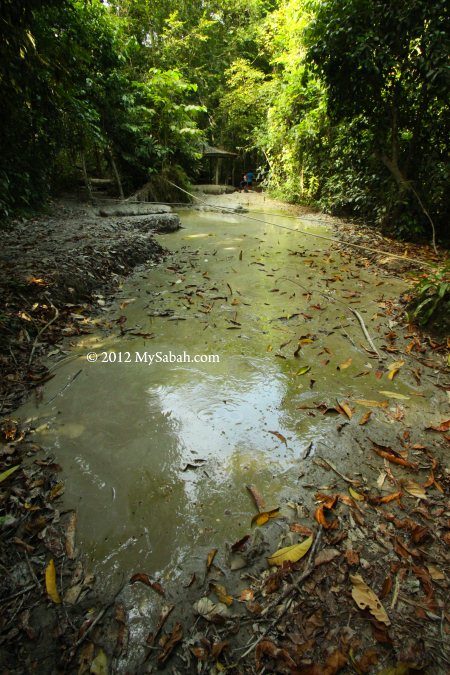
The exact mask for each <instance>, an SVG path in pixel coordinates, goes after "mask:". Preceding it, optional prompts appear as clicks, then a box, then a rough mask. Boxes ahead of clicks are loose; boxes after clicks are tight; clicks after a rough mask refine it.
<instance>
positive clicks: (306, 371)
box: [295, 366, 311, 375]
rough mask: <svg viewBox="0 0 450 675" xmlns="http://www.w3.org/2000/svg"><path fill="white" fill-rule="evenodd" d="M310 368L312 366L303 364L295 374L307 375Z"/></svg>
mask: <svg viewBox="0 0 450 675" xmlns="http://www.w3.org/2000/svg"><path fill="white" fill-rule="evenodd" d="M310 370H311V366H302V368H299V369H298V370H297V372H296V373H295V374H296V375H305V374H306V373H308V372H309V371H310Z"/></svg>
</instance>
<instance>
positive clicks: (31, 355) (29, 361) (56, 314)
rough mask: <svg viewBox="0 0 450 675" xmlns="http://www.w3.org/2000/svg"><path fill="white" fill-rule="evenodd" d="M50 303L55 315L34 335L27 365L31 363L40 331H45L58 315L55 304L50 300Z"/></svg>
mask: <svg viewBox="0 0 450 675" xmlns="http://www.w3.org/2000/svg"><path fill="white" fill-rule="evenodd" d="M50 305H51V306H52V307H53V309H54V310H55V316H54V317H53V319H50V321H49V322H48V323H46V324H45V326H44V327H43V328H41V330H40V331H39V333H38V334H37V335H36V337H35V339H34V342H33V346H32V348H31V353H30V358H29V359H28V365H31V362H32V360H33V355H34V350H35V349H36V346H37V343H38V340H39V338H40V337H41V335H42V333H43V332H44V331H46V330H47V328H48V327H49V326H51V325H52V323H53V322H54V321H56V319H57V318H58V316H59V310H58V308H57V307H55V305H54V304H53V303H52V302H51V301H50Z"/></svg>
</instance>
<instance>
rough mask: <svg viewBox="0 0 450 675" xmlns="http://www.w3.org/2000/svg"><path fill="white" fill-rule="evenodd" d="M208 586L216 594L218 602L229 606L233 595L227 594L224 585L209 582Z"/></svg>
mask: <svg viewBox="0 0 450 675" xmlns="http://www.w3.org/2000/svg"><path fill="white" fill-rule="evenodd" d="M210 587H211V589H212V590H213V591H214V593H215V594H216V595H217V597H218V598H219V600H220V602H223V603H224V605H227V606H228V607H229V606H230V605H232V604H233V597H232V596H231V595H228V594H227V589H226V588H225V586H222V585H221V584H216V583H215V582H211V583H210Z"/></svg>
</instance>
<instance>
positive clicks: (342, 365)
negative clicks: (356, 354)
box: [337, 357, 353, 370]
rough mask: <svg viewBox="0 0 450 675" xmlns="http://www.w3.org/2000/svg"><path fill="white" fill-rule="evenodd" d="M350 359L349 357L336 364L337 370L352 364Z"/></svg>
mask: <svg viewBox="0 0 450 675" xmlns="http://www.w3.org/2000/svg"><path fill="white" fill-rule="evenodd" d="M352 361H353V359H352V358H351V357H349V358H348V359H347V360H346V361H344V362H343V363H341V364H339V365H338V367H337V370H345V369H346V368H348V367H349V366H351V365H352Z"/></svg>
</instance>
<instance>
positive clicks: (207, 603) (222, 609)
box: [194, 597, 230, 622]
mask: <svg viewBox="0 0 450 675" xmlns="http://www.w3.org/2000/svg"><path fill="white" fill-rule="evenodd" d="M194 611H195V613H196V614H200V616H202V617H203V618H204V619H206V620H207V621H213V622H216V621H220V620H223V619H224V618H227V617H229V616H230V610H229V609H228V607H227V606H226V605H224V603H223V602H218V603H214V602H212V600H210V599H209V598H206V597H204V598H200V600H198V602H196V603H195V604H194Z"/></svg>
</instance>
